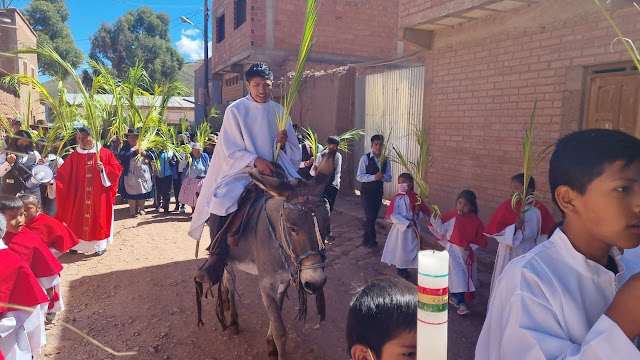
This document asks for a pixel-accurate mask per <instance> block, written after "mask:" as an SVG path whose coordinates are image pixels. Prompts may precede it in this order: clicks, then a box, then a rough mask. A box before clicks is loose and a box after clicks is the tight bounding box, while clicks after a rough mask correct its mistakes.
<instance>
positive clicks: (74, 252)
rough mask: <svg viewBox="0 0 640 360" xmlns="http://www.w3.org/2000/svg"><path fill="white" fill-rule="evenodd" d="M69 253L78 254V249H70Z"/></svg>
mask: <svg viewBox="0 0 640 360" xmlns="http://www.w3.org/2000/svg"><path fill="white" fill-rule="evenodd" d="M67 252H68V253H69V254H77V253H78V250H73V249H69V251H67Z"/></svg>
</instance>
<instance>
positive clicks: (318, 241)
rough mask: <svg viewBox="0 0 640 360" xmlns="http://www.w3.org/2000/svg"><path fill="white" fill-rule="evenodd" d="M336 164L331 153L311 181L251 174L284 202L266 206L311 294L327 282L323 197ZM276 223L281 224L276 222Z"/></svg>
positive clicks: (326, 222) (326, 225)
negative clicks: (284, 179)
mask: <svg viewBox="0 0 640 360" xmlns="http://www.w3.org/2000/svg"><path fill="white" fill-rule="evenodd" d="M334 160H335V151H332V152H328V153H327V154H326V155H325V156H324V157H323V160H322V163H321V164H320V166H319V167H318V171H317V172H316V176H315V177H314V178H313V179H312V180H311V181H304V180H302V179H294V180H292V181H283V180H280V179H277V178H273V177H268V176H263V175H260V174H257V173H253V172H251V173H249V175H250V177H251V179H252V180H253V181H254V182H255V183H256V184H258V186H260V187H261V188H262V189H264V190H266V191H268V192H269V193H270V194H272V195H273V196H275V197H276V198H277V199H279V200H282V203H280V204H279V205H278V206H267V212H268V214H269V218H270V219H271V220H272V226H273V228H274V232H275V233H276V234H277V236H278V238H279V240H280V243H281V244H283V247H285V249H284V250H285V252H286V250H287V249H286V248H287V247H290V249H291V254H288V255H287V256H289V257H290V258H293V260H294V261H295V262H297V263H298V265H299V266H300V268H301V272H300V283H301V284H302V286H303V287H304V289H305V290H306V291H307V292H308V293H311V294H316V293H318V292H319V291H320V290H322V287H323V286H324V284H325V283H326V281H327V276H326V275H325V273H324V267H323V266H324V265H323V264H324V251H323V250H324V240H325V239H326V237H327V235H328V233H329V229H330V223H329V221H330V220H329V209H328V207H327V205H326V203H325V200H324V198H323V196H322V193H323V190H324V187H325V185H327V183H329V181H330V180H331V179H332V175H333V173H334ZM281 214H282V217H281ZM275 219H278V221H274V220H275ZM280 219H281V220H280ZM283 225H284V226H283ZM282 230H284V231H282ZM289 244H290V245H289Z"/></svg>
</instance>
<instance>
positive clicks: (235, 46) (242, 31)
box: [210, 0, 253, 72]
mask: <svg viewBox="0 0 640 360" xmlns="http://www.w3.org/2000/svg"><path fill="white" fill-rule="evenodd" d="M251 3H252V1H251V0H247V20H246V21H245V22H244V23H243V24H242V25H241V26H240V27H238V28H237V29H234V16H235V11H234V1H233V0H220V1H214V2H213V6H212V9H211V32H210V33H211V43H212V49H211V64H212V69H211V71H212V72H215V71H217V70H219V69H220V68H222V67H225V66H228V65H231V64H233V63H235V62H236V61H237V60H236V59H235V58H234V57H235V56H237V55H239V54H242V53H243V52H247V51H249V49H250V48H251V29H252V28H253V24H252V23H251V16H250V13H251V10H250V9H251ZM223 13H224V15H225V27H224V28H225V36H224V40H223V41H221V42H220V43H218V42H217V26H216V21H217V19H218V18H219V17H220V15H221V14H223Z"/></svg>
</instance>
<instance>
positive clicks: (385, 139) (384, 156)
mask: <svg viewBox="0 0 640 360" xmlns="http://www.w3.org/2000/svg"><path fill="white" fill-rule="evenodd" d="M377 133H378V134H380V135H382V152H381V153H380V171H381V172H383V173H384V172H385V171H386V168H384V166H385V165H384V164H386V162H387V160H388V159H389V144H390V139H391V134H392V133H393V128H390V129H389V132H388V133H385V132H383V131H382V130H381V129H378V131H377Z"/></svg>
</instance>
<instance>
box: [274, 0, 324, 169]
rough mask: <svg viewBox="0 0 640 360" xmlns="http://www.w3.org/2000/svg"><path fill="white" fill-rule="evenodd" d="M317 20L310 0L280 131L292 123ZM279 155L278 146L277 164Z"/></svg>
mask: <svg viewBox="0 0 640 360" xmlns="http://www.w3.org/2000/svg"><path fill="white" fill-rule="evenodd" d="M317 18H318V9H317V8H316V1H315V0H308V1H307V12H306V13H305V17H304V29H303V32H302V41H301V44H300V51H299V53H298V61H297V63H296V70H295V72H294V75H293V80H292V81H291V84H290V85H289V90H288V92H286V93H285V95H284V99H283V101H282V107H283V108H284V110H283V111H282V112H280V111H277V112H276V123H277V125H278V130H279V131H282V130H284V129H285V128H286V126H287V123H288V122H289V121H290V119H289V114H290V113H291V108H292V107H293V103H294V102H295V100H296V96H297V95H298V89H299V88H300V82H301V80H302V74H303V73H304V68H305V66H306V65H307V60H308V58H309V54H310V53H311V49H312V48H313V44H314V43H315V38H313V31H314V29H315V27H316V19H317ZM278 154H280V145H279V144H276V148H275V153H274V161H276V162H277V161H278Z"/></svg>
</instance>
